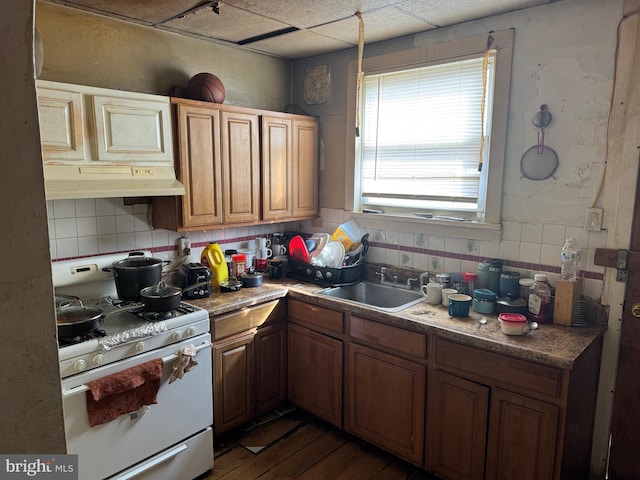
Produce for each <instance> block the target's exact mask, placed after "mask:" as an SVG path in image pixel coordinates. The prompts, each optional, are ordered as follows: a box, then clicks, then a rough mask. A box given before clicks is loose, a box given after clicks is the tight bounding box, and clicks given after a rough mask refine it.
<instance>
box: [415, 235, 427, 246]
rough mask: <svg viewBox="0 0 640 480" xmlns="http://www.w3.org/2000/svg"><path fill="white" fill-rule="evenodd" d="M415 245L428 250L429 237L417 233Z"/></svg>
mask: <svg viewBox="0 0 640 480" xmlns="http://www.w3.org/2000/svg"><path fill="white" fill-rule="evenodd" d="M413 245H414V246H416V247H420V248H428V247H429V236H428V235H426V234H424V233H415V234H414V235H413Z"/></svg>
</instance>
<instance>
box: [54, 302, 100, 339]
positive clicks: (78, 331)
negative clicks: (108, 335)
mask: <svg viewBox="0 0 640 480" xmlns="http://www.w3.org/2000/svg"><path fill="white" fill-rule="evenodd" d="M103 321H104V310H102V309H101V308H95V307H85V306H84V305H67V306H63V307H60V308H57V309H56V324H57V326H58V337H63V338H69V337H77V336H79V335H85V334H87V333H89V332H92V331H94V330H96V329H98V328H100V326H101V325H102V322H103Z"/></svg>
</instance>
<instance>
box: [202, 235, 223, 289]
mask: <svg viewBox="0 0 640 480" xmlns="http://www.w3.org/2000/svg"><path fill="white" fill-rule="evenodd" d="M200 263H202V264H203V265H204V266H205V267H209V269H210V270H211V285H213V286H218V285H220V283H221V282H224V281H225V280H227V279H228V278H229V268H227V262H226V261H225V258H224V253H222V248H220V245H219V244H218V243H217V242H211V243H210V244H209V245H207V246H206V247H204V250H202V255H200Z"/></svg>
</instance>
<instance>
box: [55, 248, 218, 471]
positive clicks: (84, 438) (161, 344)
mask: <svg viewBox="0 0 640 480" xmlns="http://www.w3.org/2000/svg"><path fill="white" fill-rule="evenodd" d="M126 256H127V255H126V254H121V255H105V256H100V257H91V258H83V259H78V260H70V261H61V262H53V264H52V270H53V282H54V287H55V292H56V295H70V296H76V297H79V298H80V299H82V301H83V305H84V306H90V307H96V308H100V309H102V310H103V311H104V313H105V315H104V319H103V321H102V324H101V325H100V326H99V327H98V329H97V330H95V331H93V332H90V333H88V334H86V335H82V336H80V337H79V338H59V344H60V348H59V359H60V375H61V378H62V390H63V391H62V396H63V406H64V418H65V433H66V437H67V450H68V453H75V454H78V463H79V471H80V474H79V478H80V479H81V480H85V479H87V480H93V479H106V478H109V479H119V480H124V479H130V478H136V479H169V478H171V479H182V480H191V479H193V478H195V477H197V476H199V475H201V474H202V473H204V472H206V471H207V470H209V469H211V468H212V467H213V434H212V429H211V425H212V424H213V398H212V388H211V378H212V356H211V336H210V334H209V316H208V312H207V311H206V310H203V309H201V308H198V307H196V306H193V305H190V304H188V303H184V302H182V303H181V304H180V307H179V308H178V309H176V310H175V311H171V312H163V313H161V314H155V313H153V312H147V311H146V310H145V308H144V306H143V305H142V304H131V303H129V304H125V303H120V302H119V301H118V300H117V298H116V295H117V294H116V288H115V282H114V278H113V273H111V272H105V271H103V270H102V269H103V268H104V267H110V266H111V265H112V263H113V262H115V261H118V260H121V259H123V258H125V257H126ZM185 352H190V355H193V356H192V357H185V355H184V353H185ZM185 358H187V359H188V358H192V359H193V363H195V365H193V366H192V367H190V368H189V369H187V371H186V372H184V373H182V374H181V375H178V378H177V379H176V378H175V372H176V369H178V371H179V367H180V362H183V361H184V360H185ZM159 359H161V360H162V376H161V379H160V386H159V389H158V391H157V403H155V404H150V405H146V406H143V407H141V408H139V409H136V410H135V411H131V412H128V413H126V414H122V415H119V416H117V417H116V418H114V419H112V420H110V421H108V422H106V423H102V424H99V425H95V426H90V422H89V417H88V411H87V404H88V402H89V401H90V400H91V399H89V398H88V397H87V396H88V395H91V391H90V387H89V385H87V384H88V382H93V381H100V379H103V380H108V379H110V378H114V376H117V375H121V374H123V373H124V372H129V371H131V369H135V368H136V367H137V368H139V367H140V366H143V365H148V364H149V363H153V362H154V361H159ZM172 374H173V376H174V378H173V379H171V377H172ZM170 379H171V380H170Z"/></svg>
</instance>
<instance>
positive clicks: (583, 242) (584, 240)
mask: <svg viewBox="0 0 640 480" xmlns="http://www.w3.org/2000/svg"><path fill="white" fill-rule="evenodd" d="M589 233H590V232H587V231H586V230H585V229H584V228H583V227H567V230H566V232H565V239H566V238H571V237H575V239H576V242H578V248H588V245H589ZM563 245H564V243H563Z"/></svg>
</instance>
